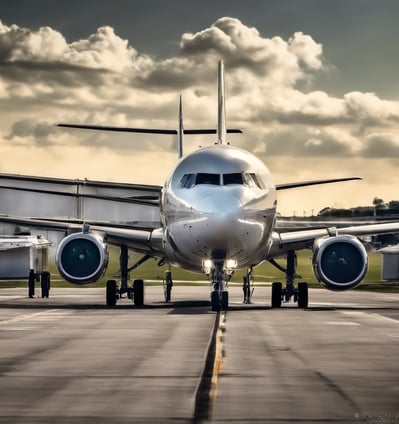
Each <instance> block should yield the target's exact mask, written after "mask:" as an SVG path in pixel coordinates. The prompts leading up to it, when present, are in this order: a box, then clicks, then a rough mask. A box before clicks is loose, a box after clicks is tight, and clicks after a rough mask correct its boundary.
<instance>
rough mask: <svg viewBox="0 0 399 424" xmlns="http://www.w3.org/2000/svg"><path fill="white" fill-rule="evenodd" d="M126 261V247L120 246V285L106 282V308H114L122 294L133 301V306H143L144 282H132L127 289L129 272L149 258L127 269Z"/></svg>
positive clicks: (111, 281) (146, 257)
mask: <svg viewBox="0 0 399 424" xmlns="http://www.w3.org/2000/svg"><path fill="white" fill-rule="evenodd" d="M128 259H129V255H128V248H127V246H121V247H120V256H119V264H120V277H121V281H120V284H118V283H117V282H116V280H108V281H107V286H106V295H105V297H106V303H107V306H115V305H116V303H117V301H118V300H119V299H121V298H122V297H123V295H124V294H127V296H128V298H129V299H132V300H133V303H134V305H135V306H143V305H144V281H143V280H134V281H133V284H132V285H131V286H130V287H129V285H128V281H129V272H130V271H132V270H133V269H135V268H137V267H138V266H139V265H141V264H142V263H144V262H145V261H147V260H148V259H150V256H148V255H145V256H143V257H142V258H141V259H140V260H139V261H138V262H136V263H135V264H134V265H133V266H132V267H130V268H129V267H128Z"/></svg>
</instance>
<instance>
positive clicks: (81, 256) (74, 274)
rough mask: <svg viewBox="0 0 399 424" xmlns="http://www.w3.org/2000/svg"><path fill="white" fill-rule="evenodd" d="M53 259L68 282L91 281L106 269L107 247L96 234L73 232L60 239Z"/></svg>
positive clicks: (82, 282) (81, 282)
mask: <svg viewBox="0 0 399 424" xmlns="http://www.w3.org/2000/svg"><path fill="white" fill-rule="evenodd" d="M55 261H56V265H57V268H58V271H59V272H60V274H61V275H62V277H63V278H65V280H67V281H69V282H70V283H74V284H86V283H93V282H95V281H97V280H99V279H100V278H101V277H102V276H103V275H104V272H105V270H106V269H107V265H108V248H107V245H106V243H105V242H104V239H103V238H102V237H101V236H100V235H98V234H92V233H81V232H79V233H74V234H71V235H69V236H67V237H65V238H64V239H62V240H61V242H60V243H59V245H58V247H57V251H56V255H55Z"/></svg>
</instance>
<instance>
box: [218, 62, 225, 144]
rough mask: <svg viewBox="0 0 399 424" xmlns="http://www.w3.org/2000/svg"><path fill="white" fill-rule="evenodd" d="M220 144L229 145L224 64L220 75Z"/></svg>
mask: <svg viewBox="0 0 399 424" xmlns="http://www.w3.org/2000/svg"><path fill="white" fill-rule="evenodd" d="M218 75H219V76H218V128H217V136H218V141H217V142H218V144H227V140H226V107H225V89H224V64H223V62H222V61H220V62H219V74H218Z"/></svg>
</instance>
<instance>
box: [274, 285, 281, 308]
mask: <svg viewBox="0 0 399 424" xmlns="http://www.w3.org/2000/svg"><path fill="white" fill-rule="evenodd" d="M282 292H283V288H282V284H281V283H279V282H274V283H273V284H272V308H280V307H281V296H282Z"/></svg>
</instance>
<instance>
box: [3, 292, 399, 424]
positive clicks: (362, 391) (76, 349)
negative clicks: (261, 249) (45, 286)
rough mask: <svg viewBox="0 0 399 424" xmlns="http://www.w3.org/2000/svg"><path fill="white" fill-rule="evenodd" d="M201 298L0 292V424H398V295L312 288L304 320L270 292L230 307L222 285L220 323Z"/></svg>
mask: <svg viewBox="0 0 399 424" xmlns="http://www.w3.org/2000/svg"><path fill="white" fill-rule="evenodd" d="M208 295H209V288H208V287H204V286H203V287H175V288H174V292H173V302H172V303H171V304H165V303H163V302H162V297H163V294H162V288H161V287H147V288H146V306H145V307H143V308H134V307H133V306H132V304H131V302H130V301H129V300H128V299H123V300H122V301H121V302H120V303H119V304H118V305H117V306H116V307H115V308H106V307H105V306H104V293H103V290H101V289H79V288H68V289H52V291H51V297H50V299H40V298H37V299H28V298H27V297H26V290H25V289H1V290H0V345H1V349H0V422H1V423H100V424H101V423H116V424H118V423H128V422H129V423H132V422H135V423H136V422H140V423H196V422H201V421H203V422H212V423H228V422H229V423H298V422H299V423H323V422H329V423H331V422H332V423H354V422H355V423H356V422H368V423H371V422H378V423H380V422H399V293H395V294H383V293H370V292H359V291H351V292H346V293H341V294H340V293H332V292H328V291H325V290H311V291H310V307H309V308H308V309H307V310H298V309H297V308H296V307H293V305H285V306H284V307H283V308H281V309H280V310H272V309H270V308H269V303H270V289H269V288H265V287H259V288H256V290H255V296H254V303H253V304H252V305H242V304H241V289H240V288H239V287H232V288H231V289H230V305H231V307H230V309H229V311H228V312H227V314H226V315H224V314H221V315H220V316H219V315H217V314H216V313H214V312H211V311H210V308H209V304H208V302H207V299H208ZM219 320H220V323H221V327H222V328H220V329H219V331H218V332H217V333H216V336H215V338H216V341H217V344H216V364H215V361H213V362H212V364H211V365H212V367H211V368H209V366H208V368H207V367H206V366H205V365H206V360H207V358H208V359H209V357H210V355H209V351H210V350H212V346H213V345H212V343H211V342H212V340H213V333H214V331H213V330H214V326H215V322H217V323H218V322H219ZM222 330H223V331H222ZM211 357H212V359H213V356H212V355H211ZM208 365H209V364H208ZM215 365H217V366H215ZM209 369H211V371H212V373H213V375H208V374H207V372H208V371H209ZM204 377H205V380H206V381H207V382H208V383H209V382H212V383H213V385H212V387H211V394H210V396H208V392H206V395H207V396H205V397H204V396H202V397H201V396H198V394H199V392H200V391H204V388H205V389H206V390H208V389H207V386H206V384H205V386H204V384H203V383H204ZM211 379H212V380H211Z"/></svg>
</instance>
